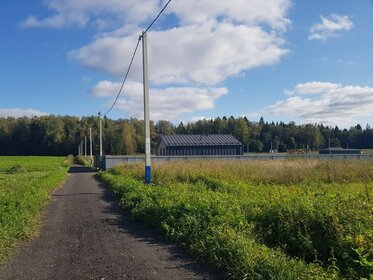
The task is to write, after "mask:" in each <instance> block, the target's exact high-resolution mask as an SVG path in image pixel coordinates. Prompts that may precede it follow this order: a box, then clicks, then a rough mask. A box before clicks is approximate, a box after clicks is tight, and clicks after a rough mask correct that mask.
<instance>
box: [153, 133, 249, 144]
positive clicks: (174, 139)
mask: <svg viewBox="0 0 373 280" xmlns="http://www.w3.org/2000/svg"><path fill="white" fill-rule="evenodd" d="M162 140H163V141H164V143H165V144H166V146H221V145H224V146H242V144H241V142H240V141H238V140H237V139H236V138H234V137H233V136H232V135H230V134H194V135H162V136H161V139H160V141H162Z"/></svg>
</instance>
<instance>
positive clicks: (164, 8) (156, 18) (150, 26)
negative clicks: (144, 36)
mask: <svg viewBox="0 0 373 280" xmlns="http://www.w3.org/2000/svg"><path fill="white" fill-rule="evenodd" d="M171 1H172V0H168V2H167V3H166V5H165V6H164V7H163V9H162V10H161V11H160V12H159V14H158V15H157V16H156V17H155V19H154V20H153V21H152V23H151V24H149V26H148V28H146V29H145V31H144V33H146V32H148V30H149V29H150V28H152V26H153V24H154V23H155V22H156V21H157V20H158V18H159V17H160V16H161V14H162V13H163V12H164V10H166V8H167V6H168V4H170V2H171Z"/></svg>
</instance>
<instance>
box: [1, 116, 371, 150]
mask: <svg viewBox="0 0 373 280" xmlns="http://www.w3.org/2000/svg"><path fill="white" fill-rule="evenodd" d="M90 127H91V128H92V138H93V150H94V154H97V153H98V149H99V118H98V117H95V116H91V117H81V118H79V117H74V116H54V115H50V116H41V117H33V118H28V117H23V118H11V117H8V118H0V155H51V156H57V155H68V154H77V151H78V145H79V143H80V142H81V141H84V138H85V137H87V139H88V137H89V128H90ZM169 134H232V135H233V136H235V137H236V138H237V139H238V140H240V141H241V143H243V145H244V150H245V152H255V153H261V152H269V151H270V149H271V147H272V149H273V150H277V151H278V152H286V151H287V150H289V149H309V150H313V151H317V150H318V149H320V148H325V147H328V145H329V139H330V145H331V147H343V148H356V149H373V128H371V127H370V125H366V126H365V127H362V126H361V125H360V124H357V125H356V126H353V127H350V128H349V129H340V128H338V127H337V126H336V127H330V126H324V125H322V124H301V125H298V124H296V123H295V122H289V123H284V122H276V123H275V122H266V121H264V120H263V118H260V120H259V121H251V120H248V119H247V118H246V117H238V118H235V117H233V116H231V117H228V118H227V117H222V118H221V117H218V118H215V119H204V120H200V121H197V122H193V123H186V124H183V123H182V122H181V123H180V124H178V125H174V124H173V123H171V122H169V121H165V120H161V121H157V122H151V138H152V143H151V145H152V150H153V151H154V150H155V147H156V144H157V141H158V139H159V136H160V135H169ZM87 141H88V140H87ZM144 142H145V141H144V122H143V121H142V120H138V119H135V118H131V119H119V120H112V119H109V118H104V119H103V150H104V154H111V155H119V154H124V155H133V154H141V153H144Z"/></svg>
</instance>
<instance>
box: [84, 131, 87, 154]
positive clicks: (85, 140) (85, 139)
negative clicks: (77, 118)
mask: <svg viewBox="0 0 373 280" xmlns="http://www.w3.org/2000/svg"><path fill="white" fill-rule="evenodd" d="M84 156H85V157H86V156H87V136H84Z"/></svg>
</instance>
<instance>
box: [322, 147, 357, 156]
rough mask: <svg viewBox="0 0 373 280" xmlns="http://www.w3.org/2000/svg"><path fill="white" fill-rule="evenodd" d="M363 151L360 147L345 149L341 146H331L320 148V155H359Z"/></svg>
mask: <svg viewBox="0 0 373 280" xmlns="http://www.w3.org/2000/svg"><path fill="white" fill-rule="evenodd" d="M361 153H362V152H361V150H359V149H343V148H340V147H337V148H335V147H333V148H332V147H331V148H326V149H321V150H319V154H320V155H359V154H361Z"/></svg>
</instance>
